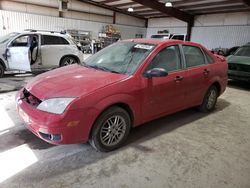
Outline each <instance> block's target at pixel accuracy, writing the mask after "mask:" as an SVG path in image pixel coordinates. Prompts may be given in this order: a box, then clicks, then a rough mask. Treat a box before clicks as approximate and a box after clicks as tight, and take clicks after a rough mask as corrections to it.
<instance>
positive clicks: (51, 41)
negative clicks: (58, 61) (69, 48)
mask: <svg viewBox="0 0 250 188" xmlns="http://www.w3.org/2000/svg"><path fill="white" fill-rule="evenodd" d="M65 44H69V42H68V41H67V40H66V39H64V38H62V37H58V36H51V35H43V36H42V45H65Z"/></svg>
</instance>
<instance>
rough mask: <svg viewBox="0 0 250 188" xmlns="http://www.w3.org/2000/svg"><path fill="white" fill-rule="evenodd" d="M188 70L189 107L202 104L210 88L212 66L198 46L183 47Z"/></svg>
mask: <svg viewBox="0 0 250 188" xmlns="http://www.w3.org/2000/svg"><path fill="white" fill-rule="evenodd" d="M182 49H183V54H184V58H185V66H186V70H187V79H186V81H187V82H186V84H187V96H186V97H187V99H186V100H187V101H188V103H189V104H188V105H189V106H196V105H199V104H201V102H202V100H203V98H204V95H205V93H206V91H207V89H208V87H209V82H210V77H211V66H210V64H209V63H208V60H207V57H206V56H205V54H204V52H203V51H202V49H201V48H200V47H198V46H189V45H182Z"/></svg>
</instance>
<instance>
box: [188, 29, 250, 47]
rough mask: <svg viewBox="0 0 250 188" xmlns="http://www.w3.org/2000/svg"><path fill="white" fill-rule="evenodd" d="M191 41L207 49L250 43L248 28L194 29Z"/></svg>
mask: <svg viewBox="0 0 250 188" xmlns="http://www.w3.org/2000/svg"><path fill="white" fill-rule="evenodd" d="M191 41H193V42H197V43H200V44H203V45H204V46H206V47H207V48H208V49H212V48H217V47H223V48H230V47H233V46H238V45H239V46H240V45H243V44H245V43H247V42H250V26H209V27H194V28H193V30H192V36H191Z"/></svg>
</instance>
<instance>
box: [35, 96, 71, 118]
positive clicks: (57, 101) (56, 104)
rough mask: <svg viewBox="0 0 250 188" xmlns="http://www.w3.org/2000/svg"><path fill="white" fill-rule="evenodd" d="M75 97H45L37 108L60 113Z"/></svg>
mask: <svg viewBox="0 0 250 188" xmlns="http://www.w3.org/2000/svg"><path fill="white" fill-rule="evenodd" d="M74 99H75V98H73V97H70V98H52V99H47V100H45V101H43V102H41V103H40V104H39V105H38V107H37V109H39V110H42V111H45V112H51V113H54V114H62V113H63V112H64V110H65V109H66V108H67V106H68V105H69V104H70V103H71V102H72V101H73V100H74Z"/></svg>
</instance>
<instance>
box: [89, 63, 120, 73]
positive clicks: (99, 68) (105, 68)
mask: <svg viewBox="0 0 250 188" xmlns="http://www.w3.org/2000/svg"><path fill="white" fill-rule="evenodd" d="M84 66H85V67H88V68H93V69H98V70H102V71H106V72H112V73H118V74H120V72H117V71H114V70H110V69H108V68H107V67H102V66H97V65H87V64H85V65H84Z"/></svg>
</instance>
